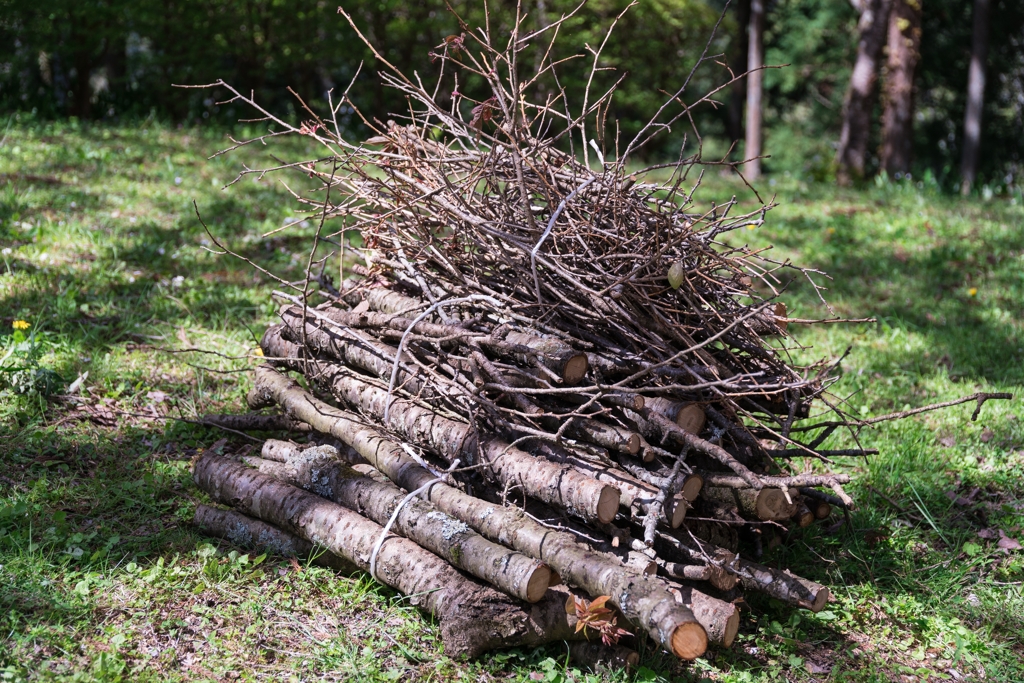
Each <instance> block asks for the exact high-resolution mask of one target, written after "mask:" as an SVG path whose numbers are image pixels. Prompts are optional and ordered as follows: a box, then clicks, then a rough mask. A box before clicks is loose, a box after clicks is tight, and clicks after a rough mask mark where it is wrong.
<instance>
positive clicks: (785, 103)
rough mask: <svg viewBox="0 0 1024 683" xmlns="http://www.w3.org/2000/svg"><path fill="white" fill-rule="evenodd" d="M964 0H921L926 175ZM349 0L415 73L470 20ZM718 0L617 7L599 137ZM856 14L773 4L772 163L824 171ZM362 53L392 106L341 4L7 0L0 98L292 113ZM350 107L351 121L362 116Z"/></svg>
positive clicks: (605, 5) (732, 32) (1017, 71)
mask: <svg viewBox="0 0 1024 683" xmlns="http://www.w3.org/2000/svg"><path fill="white" fill-rule="evenodd" d="M627 4H628V2H627V0H592V2H590V3H588V5H587V6H586V7H584V8H583V9H582V10H581V11H580V12H579V13H578V14H577V15H576V16H575V17H574V18H573V19H572V20H570V21H569V22H567V23H566V24H565V25H564V26H563V28H562V31H563V32H564V33H569V34H570V35H572V36H573V37H574V38H576V40H575V44H576V45H578V46H579V56H580V58H579V59H576V60H573V61H570V62H567V63H565V64H563V65H562V66H561V67H560V71H559V74H558V76H559V84H560V85H561V86H562V87H564V88H566V89H567V90H569V91H573V90H577V89H579V88H582V87H583V84H584V82H585V79H586V75H587V73H588V68H589V65H590V61H591V59H592V58H591V56H590V55H589V54H587V53H586V49H585V46H586V45H589V46H591V47H594V48H596V47H597V46H598V45H600V44H601V42H602V39H603V37H604V32H605V30H606V28H607V26H608V25H609V23H610V22H611V21H612V20H613V19H614V17H615V16H616V15H617V14H618V13H619V12H621V11H622V10H623V9H624V8H625V7H626V6H627ZM739 4H741V3H740V2H739V1H738V0H734V1H733V2H732V3H731V6H730V8H729V9H728V10H727V11H726V17H725V20H724V22H723V23H722V25H721V26H720V28H719V32H718V34H717V36H716V38H715V39H714V41H713V42H712V45H711V50H710V53H712V54H714V53H722V54H723V56H724V58H723V59H722V60H720V62H721V64H723V65H724V64H725V63H726V62H729V63H733V64H735V63H736V57H737V55H736V53H737V51H739V50H742V49H743V43H744V41H743V40H742V31H743V28H742V27H741V26H740V22H739V21H737V17H736V6H737V5H739ZM972 4H973V3H972V1H971V0H928V1H927V2H925V5H924V25H923V42H922V50H921V52H922V61H921V65H920V68H919V71H918V75H917V95H916V99H917V105H918V109H917V120H916V124H917V125H916V133H915V157H916V166H915V173H914V175H915V176H920V175H922V174H926V173H930V174H931V177H932V178H934V179H935V180H936V181H937V182H938V183H940V184H946V185H952V183H953V182H955V178H954V177H953V176H955V175H956V169H957V166H958V161H959V155H960V146H959V140H960V136H961V133H962V125H963V124H962V121H963V111H964V91H965V87H966V82H967V64H968V59H969V52H970V46H971V14H972ZM451 6H452V7H453V8H454V9H455V11H457V12H459V13H460V15H461V16H462V17H463V19H464V20H465V21H466V23H467V24H468V25H470V26H475V25H482V24H483V23H484V22H485V21H486V20H488V19H489V20H490V21H491V22H498V25H501V24H502V23H504V24H506V25H507V23H508V22H509V21H510V20H511V17H512V16H514V12H515V3H512V2H511V0H502V1H500V2H491V3H489V6H488V10H489V16H485V10H484V3H482V2H471V1H469V0H466V1H464V2H460V3H455V4H452V5H451ZM574 6H575V3H574V2H573V1H572V0H540V1H539V2H536V3H533V2H530V3H526V5H525V7H526V9H527V10H528V13H529V14H528V16H527V18H526V20H525V23H526V26H527V28H536V27H539V26H540V25H541V24H542V23H545V22H550V21H552V20H554V19H555V18H557V17H558V16H559V15H561V14H562V13H563V12H566V11H569V10H571V9H572V8H573V7H574ZM344 7H345V8H346V10H347V11H349V12H350V13H351V14H352V15H353V16H354V17H355V18H356V21H357V22H358V24H359V25H360V27H361V28H362V29H363V31H364V32H365V34H366V36H367V37H368V38H369V39H370V40H371V41H372V42H373V43H374V44H375V45H377V46H379V48H380V50H381V53H382V55H383V56H384V57H385V58H386V59H388V60H389V61H391V62H392V63H394V64H395V65H396V66H399V67H400V68H402V69H404V70H407V71H412V70H416V71H418V72H419V73H420V75H421V76H422V77H423V78H424V79H428V78H430V77H431V76H433V75H434V74H435V70H436V68H437V62H436V61H431V59H430V57H429V52H430V50H431V49H433V48H434V47H435V46H437V45H439V44H441V43H442V42H443V41H444V39H445V37H446V36H450V35H457V34H459V33H460V32H461V30H462V29H461V28H460V26H459V22H458V20H457V19H456V18H455V17H453V16H452V14H451V13H450V12H449V11H448V10H447V9H446V3H445V2H442V1H441V0H425V1H424V2H417V3H407V2H399V1H398V0H351V1H347V2H345V3H344ZM724 7H725V2H724V0H642V1H641V2H640V3H639V4H638V5H637V6H636V7H634V8H633V9H632V10H631V11H630V12H629V13H627V14H626V16H625V17H624V18H623V19H622V20H621V22H620V26H619V28H618V29H617V31H616V33H615V35H614V36H613V38H612V40H611V41H610V42H609V44H608V45H607V46H606V48H605V50H604V52H603V56H602V65H604V66H611V67H614V68H616V69H617V70H618V71H617V72H601V74H600V77H601V78H602V79H603V80H604V81H605V82H607V83H611V82H613V81H614V79H615V78H617V77H618V75H620V74H621V73H622V72H628V73H629V78H628V79H627V80H626V81H625V82H624V83H623V84H622V86H621V87H620V90H619V94H618V96H617V98H616V100H615V104H614V106H613V109H612V110H611V111H609V112H607V113H606V115H607V120H608V133H609V135H614V131H615V125H616V123H617V124H618V126H619V129H620V130H621V131H622V132H623V133H628V132H630V131H632V130H635V129H636V127H637V126H638V125H640V123H641V119H642V118H643V116H644V114H648V115H649V113H650V111H651V110H652V107H654V106H655V104H656V102H658V101H660V99H661V98H662V97H663V92H661V91H666V90H667V91H674V90H675V89H676V88H677V87H678V85H679V84H680V83H681V82H682V81H683V80H684V79H685V78H686V76H687V74H688V73H689V71H690V69H691V67H692V66H693V64H694V63H695V61H696V59H697V58H698V57H699V55H700V53H701V52H702V50H703V49H704V46H705V44H706V42H707V37H708V36H709V35H710V34H711V30H712V27H713V26H714V24H715V22H716V20H717V18H718V15H719V13H720V12H721V11H722V9H723V8H724ZM992 16H993V17H994V19H993V22H992V27H991V48H990V50H989V58H988V65H987V68H988V87H987V89H986V102H985V105H986V106H985V112H984V137H983V141H982V157H983V161H982V169H981V174H982V176H981V177H982V178H984V179H987V180H988V181H989V183H990V184H991V185H994V186H1005V185H1010V184H1017V183H1019V179H1018V178H1019V175H1020V173H1021V171H1022V163H1024V161H1022V158H1024V143H1022V142H1021V140H1020V131H1021V130H1024V49H1022V48H1024V5H1021V3H1019V2H1016V0H993V8H992ZM856 23H857V15H856V12H855V11H854V9H853V8H852V7H851V4H850V3H849V2H848V1H847V0H774V1H771V2H769V3H768V14H767V33H766V40H765V42H766V48H767V60H768V62H769V63H770V64H789V65H790V66H789V67H787V68H786V69H782V70H773V71H770V72H769V73H768V75H767V77H766V87H767V88H768V91H767V94H766V100H765V101H766V107H767V109H766V114H765V123H766V127H767V142H766V150H767V151H768V153H769V154H771V155H772V156H773V158H772V159H771V160H770V161H769V162H767V164H766V167H767V170H768V171H772V170H775V171H780V170H785V171H791V172H797V173H800V174H811V175H813V176H815V177H827V176H829V175H830V174H831V162H832V156H833V153H834V145H835V141H836V139H837V137H838V130H839V125H840V116H841V111H842V101H843V95H844V92H845V89H846V84H847V81H848V78H849V72H850V69H851V66H852V63H853V55H854V50H855V45H856ZM562 56H569V55H562ZM526 58H528V55H527V56H526ZM361 62H364V63H365V68H364V71H363V73H362V76H361V77H360V79H359V80H358V82H357V83H356V85H355V88H354V90H353V92H354V94H355V96H354V99H355V101H356V102H358V103H359V104H360V106H361V107H363V108H364V109H365V111H366V112H368V113H369V114H372V115H377V116H383V115H384V114H385V112H387V111H393V110H396V109H397V110H401V109H402V108H403V107H404V105H403V104H402V102H400V101H399V100H398V98H397V97H396V95H395V93H393V92H390V91H388V90H387V89H385V88H382V87H381V86H380V85H379V84H377V83H376V79H375V78H373V77H372V74H371V73H370V72H371V71H374V70H375V62H374V59H373V55H372V54H371V53H370V52H369V51H368V50H367V49H366V48H365V47H364V46H363V45H362V43H361V42H360V41H359V40H358V39H357V38H356V36H355V34H354V32H353V31H352V29H351V28H350V27H349V26H348V24H347V22H346V21H345V20H344V18H343V17H341V16H340V15H339V14H337V7H336V5H335V4H330V3H327V2H325V1H324V0H318V1H316V2H314V1H312V0H299V1H297V2H285V1H284V0H249V1H247V2H227V1H225V0H169V1H167V2H155V1H154V0H136V1H135V2H128V1H127V0H99V1H97V0H92V1H87V2H71V1H70V0H55V1H54V2H50V3H38V2H31V1H29V0H0V107H2V108H3V109H5V110H8V111H13V110H18V111H24V112H28V111H35V112H36V114H37V115H38V116H41V117H44V118H58V117H63V116H68V115H74V116H78V117H80V118H91V119H100V118H104V119H123V118H124V117H128V118H129V119H133V118H137V117H139V116H146V115H151V114H152V115H156V116H157V117H159V118H162V119H171V120H176V121H192V122H194V121H198V120H203V119H209V120H213V121H222V122H224V123H225V124H227V123H229V122H232V121H234V120H235V119H237V117H238V115H239V114H240V112H239V111H237V110H235V109H234V108H232V107H219V106H218V105H217V104H216V102H217V101H218V95H222V94H223V93H217V92H215V91H211V90H187V91H182V90H176V89H174V88H172V87H171V84H197V83H208V82H211V81H214V80H216V79H218V78H223V79H224V80H226V81H228V82H231V83H232V84H234V85H236V86H238V87H239V88H240V89H241V90H249V89H252V90H255V91H256V93H257V96H258V97H260V98H261V100H262V101H264V102H267V103H268V104H270V105H272V106H274V107H275V108H276V110H277V111H280V112H287V111H288V108H289V107H291V108H292V111H293V112H294V113H295V115H296V116H297V115H298V112H297V110H296V109H295V106H296V105H295V103H294V99H292V98H291V96H290V95H289V94H288V92H287V87H288V86H291V87H292V88H294V89H295V91H296V92H298V93H300V94H301V95H302V96H303V97H304V98H305V99H307V101H317V100H321V99H323V96H324V94H325V93H326V92H327V90H329V89H331V88H335V89H342V88H344V87H345V86H346V85H347V84H348V83H349V81H350V80H351V79H352V77H353V75H354V74H355V73H356V69H357V68H358V66H359V64H360V63H361ZM740 63H742V58H741V59H740ZM727 79H728V72H727V71H726V69H725V68H723V67H722V66H718V65H716V64H714V63H709V64H707V65H705V66H704V67H702V68H701V69H700V70H699V71H698V73H697V74H696V78H695V80H694V81H692V82H691V86H690V88H689V90H688V94H689V97H688V98H686V97H684V99H689V100H690V101H692V99H693V97H694V95H695V94H696V93H698V92H703V91H705V90H707V89H708V88H709V87H710V86H712V84H720V83H722V82H724V81H726V80H727ZM470 85H471V84H470ZM553 87H554V86H553ZM721 101H722V106H720V107H718V108H711V107H706V108H705V109H704V111H703V112H698V116H697V123H698V125H699V127H700V128H701V132H702V133H703V134H704V136H705V140H704V142H705V149H706V150H708V149H709V145H710V149H711V150H713V151H716V152H724V151H725V150H727V149H728V143H729V140H728V135H727V130H728V125H727V116H728V110H729V108H730V107H733V108H735V107H736V106H737V102H736V101H735V100H734V101H732V102H729V98H728V95H727V93H726V92H723V93H722V97H721ZM740 104H741V102H740ZM879 106H880V105H879ZM876 118H877V117H876ZM349 120H350V123H351V125H353V126H354V127H355V126H357V125H359V121H358V118H357V117H355V116H350V119H349ZM686 132H687V131H686V130H684V129H679V130H677V131H675V135H674V136H666V138H665V146H664V147H663V148H662V149H661V150H660V152H661V153H662V154H669V153H672V152H673V151H674V150H677V147H676V143H678V142H679V141H681V139H682V135H683V134H684V133H686ZM691 140H692V133H691ZM997 191H998V190H997Z"/></svg>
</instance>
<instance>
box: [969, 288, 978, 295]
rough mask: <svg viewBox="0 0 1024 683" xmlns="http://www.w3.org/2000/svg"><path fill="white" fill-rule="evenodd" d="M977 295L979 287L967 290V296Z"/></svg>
mask: <svg viewBox="0 0 1024 683" xmlns="http://www.w3.org/2000/svg"><path fill="white" fill-rule="evenodd" d="M977 295H978V288H977V287H971V288H970V289H968V290H967V296H977Z"/></svg>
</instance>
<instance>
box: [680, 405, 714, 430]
mask: <svg viewBox="0 0 1024 683" xmlns="http://www.w3.org/2000/svg"><path fill="white" fill-rule="evenodd" d="M706 420H707V417H706V416H705V415H704V409H703V408H701V407H700V406H699V405H697V404H696V403H691V404H689V405H685V406H683V407H682V408H680V409H679V412H678V413H676V424H677V425H679V428H680V429H682V430H683V431H685V432H689V433H690V434H700V433H701V430H703V429H704V422H705V421H706Z"/></svg>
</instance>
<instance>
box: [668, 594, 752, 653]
mask: <svg viewBox="0 0 1024 683" xmlns="http://www.w3.org/2000/svg"><path fill="white" fill-rule="evenodd" d="M675 590H676V591H678V600H679V602H681V603H682V604H684V605H686V606H687V607H689V608H690V610H691V611H692V612H693V615H694V616H695V617H697V620H698V621H699V622H700V623H701V626H703V627H704V630H705V631H707V633H708V640H709V641H710V642H712V643H715V644H716V645H721V646H722V647H731V646H732V643H733V640H735V639H736V634H737V633H738V632H739V630H740V613H739V610H737V609H736V605H734V604H732V603H731V602H725V601H724V600H719V599H718V598H713V597H711V596H710V595H706V594H705V593H701V592H700V591H699V590H697V589H695V588H691V587H689V586H678V587H675Z"/></svg>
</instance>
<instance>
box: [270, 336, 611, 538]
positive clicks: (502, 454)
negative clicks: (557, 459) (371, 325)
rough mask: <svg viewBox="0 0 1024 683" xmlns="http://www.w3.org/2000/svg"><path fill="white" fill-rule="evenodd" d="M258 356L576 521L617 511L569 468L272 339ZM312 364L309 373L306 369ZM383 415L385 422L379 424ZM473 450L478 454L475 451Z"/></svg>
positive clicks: (605, 489) (598, 487)
mask: <svg viewBox="0 0 1024 683" xmlns="http://www.w3.org/2000/svg"><path fill="white" fill-rule="evenodd" d="M263 345H264V347H263V351H264V353H265V354H266V355H267V356H272V357H275V358H279V359H282V360H278V361H276V362H277V363H278V364H279V365H282V366H284V367H293V368H296V369H299V367H300V365H304V366H306V367H305V369H306V370H307V372H310V373H311V375H312V376H313V377H315V378H316V382H317V384H318V385H319V386H322V387H323V388H324V389H325V390H328V391H330V392H331V393H332V394H333V395H334V396H335V397H336V398H338V399H339V400H342V401H344V402H345V403H347V404H348V405H350V406H352V407H353V408H355V409H357V410H359V411H360V412H362V413H363V414H365V415H368V416H371V417H372V418H374V419H376V420H381V423H382V424H383V425H384V426H385V427H386V428H388V429H390V430H392V431H394V432H395V433H396V434H400V435H401V436H402V437H403V438H405V439H407V440H408V441H410V442H411V443H414V444H417V445H419V446H422V447H424V448H428V449H430V450H432V451H433V452H434V453H436V454H438V455H439V456H441V457H442V458H444V459H446V460H447V461H449V462H454V461H455V460H461V461H462V462H464V463H466V464H470V465H473V464H477V460H478V453H481V454H482V455H483V457H484V461H485V462H486V464H487V467H488V471H490V472H491V473H493V475H494V478H495V479H496V480H497V481H498V482H499V483H501V484H502V485H506V486H520V487H522V490H523V491H525V492H526V493H527V495H530V496H532V497H534V498H536V499H537V500H540V501H542V502H544V503H547V504H549V505H554V506H557V507H560V508H562V509H564V510H567V511H568V512H570V513H572V514H574V515H577V516H579V517H581V518H582V519H588V520H597V521H600V522H610V521H611V520H612V519H614V517H615V514H616V513H617V512H618V509H619V491H618V489H616V488H615V487H613V486H610V485H608V484H604V483H601V482H599V481H596V480H594V479H591V478H589V477H587V476H585V475H583V474H581V473H580V472H578V471H576V470H575V469H573V468H572V467H569V466H567V465H559V464H556V463H553V462H550V461H548V460H544V459H541V458H537V457H535V456H533V455H530V454H529V453H527V452H525V451H523V450H520V449H518V448H515V447H514V446H510V445H509V444H508V443H507V442H505V441H504V440H502V439H498V438H483V439H478V438H477V436H476V434H474V433H473V431H472V430H471V428H470V426H469V425H468V424H466V423H464V422H458V421H456V420H450V419H448V418H445V417H441V416H439V415H438V414H437V413H435V412H434V411H432V410H430V409H428V408H424V407H423V406H421V405H419V404H417V403H414V402H412V401H406V400H404V399H395V398H393V397H392V398H391V399H390V401H389V397H388V392H387V391H386V390H384V389H381V388H379V387H376V386H374V385H372V384H369V383H368V382H365V381H363V380H361V379H359V378H358V377H356V376H355V375H353V374H352V373H351V372H350V371H347V370H346V369H344V368H343V367H341V366H338V365H334V364H328V363H322V362H320V361H314V360H308V361H300V360H297V359H296V356H297V355H298V347H296V346H295V345H294V344H291V343H289V342H287V341H285V340H283V339H281V337H280V336H279V335H278V336H271V335H269V334H268V335H264V337H263ZM310 364H312V367H313V368H314V369H312V370H310V369H309V366H310ZM385 412H386V413H387V417H388V419H387V420H386V421H385V420H384V415H385ZM478 449H479V450H478Z"/></svg>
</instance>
